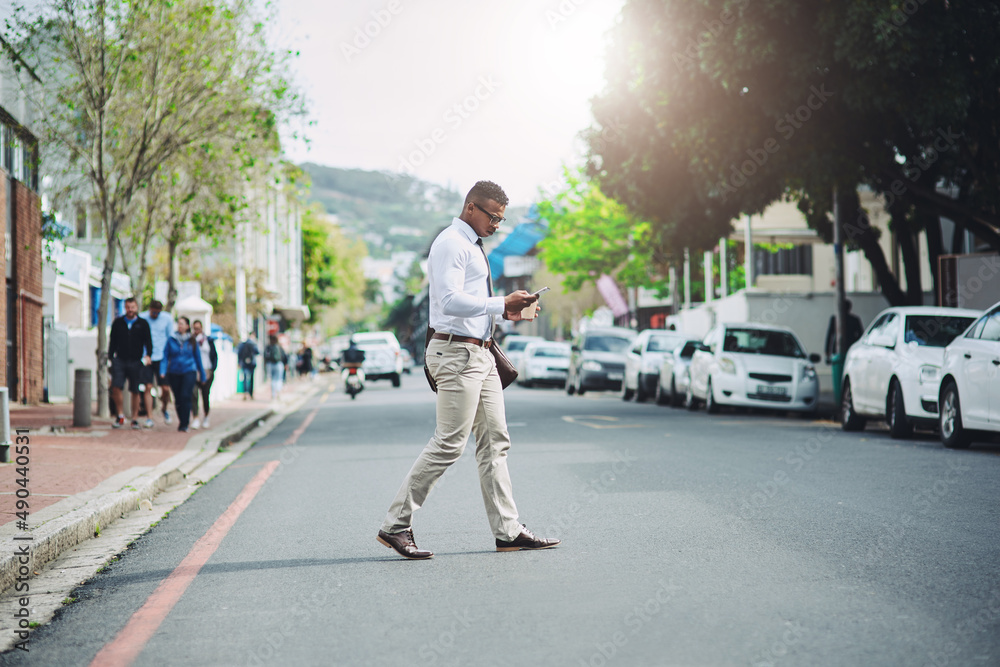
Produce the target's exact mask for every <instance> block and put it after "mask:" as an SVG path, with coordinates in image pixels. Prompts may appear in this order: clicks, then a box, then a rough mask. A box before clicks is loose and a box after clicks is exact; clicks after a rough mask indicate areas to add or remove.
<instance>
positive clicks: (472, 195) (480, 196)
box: [465, 181, 509, 206]
mask: <svg viewBox="0 0 1000 667" xmlns="http://www.w3.org/2000/svg"><path fill="white" fill-rule="evenodd" d="M487 199H492V200H493V201H495V202H496V203H498V204H500V205H501V206H506V205H507V204H508V203H509V200H508V199H507V193H506V192H504V191H503V188H501V187H500V186H499V185H497V184H496V183H494V182H493V181H479V182H477V183H476V184H475V185H473V186H472V189H471V190H469V194H467V195H465V203H466V204H468V203H469V202H481V201H486V200H487Z"/></svg>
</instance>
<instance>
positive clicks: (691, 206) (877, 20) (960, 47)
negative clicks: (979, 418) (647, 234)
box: [588, 0, 1000, 303]
mask: <svg viewBox="0 0 1000 667" xmlns="http://www.w3.org/2000/svg"><path fill="white" fill-rule="evenodd" d="M998 18H1000V7H998V6H997V5H996V4H995V3H975V2H949V3H916V2H913V3H908V4H904V5H895V4H890V3H884V2H878V1H877V0H860V1H857V2H851V3H812V2H807V1H805V0H755V2H753V3H750V2H748V1H747V0H697V1H694V2H681V1H680V0H629V2H628V3H627V4H626V6H625V9H624V11H623V19H622V21H621V23H620V25H619V26H618V27H617V29H616V34H615V37H614V42H613V44H612V46H611V50H610V52H609V63H608V73H607V78H608V87H607V89H606V91H605V92H604V93H603V94H601V95H600V96H598V97H597V98H596V99H595V101H594V104H593V110H594V115H595V119H596V121H597V123H596V125H595V126H594V127H593V128H592V129H591V130H590V131H589V133H588V140H589V143H590V147H591V160H590V164H589V173H590V174H591V175H593V176H594V177H596V178H597V179H598V180H599V182H600V185H601V187H602V189H603V190H604V191H605V192H606V193H607V194H608V195H609V196H613V197H615V198H617V199H619V200H620V201H622V202H623V203H625V204H626V205H627V206H628V207H629V208H630V210H632V211H633V212H634V213H635V214H636V215H639V216H642V217H645V218H647V219H649V220H651V221H652V222H653V223H654V224H655V225H656V227H657V228H658V229H660V230H662V232H663V238H664V240H665V241H666V242H667V244H668V245H670V246H691V247H692V248H706V247H709V246H710V245H712V244H714V240H715V239H718V238H719V237H720V236H725V235H727V233H728V231H729V224H730V220H732V219H733V218H734V217H736V216H737V215H740V214H756V213H760V212H761V211H762V210H763V209H764V208H765V207H766V206H767V205H768V204H770V203H771V202H773V201H776V200H779V199H782V198H787V199H794V200H798V201H799V202H800V208H801V209H802V210H803V212H804V213H805V214H806V217H807V220H808V221H809V223H810V224H811V225H812V226H813V227H814V228H816V229H817V231H818V232H820V233H821V234H822V235H823V236H824V237H826V238H828V239H829V237H830V233H831V231H832V226H831V222H830V217H829V215H830V211H831V210H832V203H833V202H832V192H833V190H834V188H835V187H836V189H837V190H838V191H839V192H842V193H855V194H853V195H852V194H845V198H846V199H845V202H842V204H845V205H848V206H849V210H851V211H856V212H857V213H856V214H855V215H852V220H853V221H852V223H851V224H850V225H849V226H848V229H847V230H846V231H847V237H848V239H849V240H850V241H851V243H852V244H853V245H854V246H855V247H859V248H861V249H862V250H863V251H864V252H865V254H866V257H867V258H868V259H869V261H870V262H871V263H872V266H873V269H874V271H875V273H876V276H877V278H878V281H879V284H880V285H881V287H882V289H883V292H885V294H886V296H887V298H888V299H889V300H890V302H893V303H904V302H912V301H915V300H917V299H919V298H921V296H922V295H921V294H920V292H921V291H922V290H921V288H920V284H919V267H918V259H919V258H918V256H917V252H916V248H917V245H916V235H917V234H920V233H925V234H926V235H927V238H928V245H929V247H930V248H931V251H932V255H935V256H936V253H940V251H941V248H942V239H941V230H940V218H941V217H942V216H947V217H949V218H950V219H952V220H954V221H955V222H956V223H957V224H958V225H960V226H962V227H964V228H966V229H969V230H970V231H972V232H974V233H975V234H976V235H977V236H978V237H979V238H980V239H982V240H983V241H985V242H986V243H988V244H989V245H990V246H991V247H992V248H994V249H996V250H998V251H1000V233H998V228H1000V215H998V207H1000V187H998V186H1000V183H998V180H1000V145H998V139H997V137H998V136H1000V127H998V123H1000V113H998V112H1000V43H998V42H997V40H996V38H995V28H996V26H997V24H998ZM858 186H862V187H868V188H870V189H872V190H874V191H875V192H878V193H880V194H882V195H883V196H884V198H885V200H886V202H887V208H888V210H889V213H890V216H891V228H892V229H893V231H894V232H895V234H896V236H897V238H899V239H900V244H901V248H902V252H903V257H904V263H905V266H906V270H907V277H908V280H907V288H908V289H907V292H905V293H904V292H903V291H902V290H901V289H900V287H899V283H898V280H897V278H896V277H895V276H893V275H892V273H891V271H890V270H889V268H888V263H887V262H886V260H885V257H884V256H883V255H882V251H881V248H880V247H879V245H878V243H877V232H876V231H875V229H874V228H873V227H872V226H871V225H870V224H869V223H868V219H867V217H866V216H867V214H866V212H865V211H864V210H863V209H861V207H860V206H859V205H858V202H857V196H856V190H857V187H858Z"/></svg>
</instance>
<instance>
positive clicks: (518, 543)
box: [497, 524, 562, 551]
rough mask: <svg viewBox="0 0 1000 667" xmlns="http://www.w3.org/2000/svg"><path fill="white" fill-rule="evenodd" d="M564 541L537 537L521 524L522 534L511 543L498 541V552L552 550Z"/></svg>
mask: <svg viewBox="0 0 1000 667" xmlns="http://www.w3.org/2000/svg"><path fill="white" fill-rule="evenodd" d="M561 541H562V540H557V539H556V538H554V537H548V538H543V537H535V535H534V533H532V532H531V531H530V530H528V527H527V526H525V525H524V524H521V534H520V535H518V536H517V537H515V538H514V540H513V541H511V542H505V541H504V540H497V551H520V550H521V549H551V548H552V547H554V546H555V545H557V544H559V542H561Z"/></svg>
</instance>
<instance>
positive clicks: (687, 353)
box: [681, 340, 698, 359]
mask: <svg viewBox="0 0 1000 667" xmlns="http://www.w3.org/2000/svg"><path fill="white" fill-rule="evenodd" d="M697 349H698V343H697V341H690V340H689V341H688V342H686V343H684V349H682V350H681V359H690V358H691V357H693V356H694V351H695V350H697Z"/></svg>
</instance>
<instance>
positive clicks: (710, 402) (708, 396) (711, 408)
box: [705, 378, 719, 415]
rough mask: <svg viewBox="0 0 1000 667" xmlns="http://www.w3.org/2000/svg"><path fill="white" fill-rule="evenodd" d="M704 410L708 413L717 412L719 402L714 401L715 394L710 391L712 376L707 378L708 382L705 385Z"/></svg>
mask: <svg viewBox="0 0 1000 667" xmlns="http://www.w3.org/2000/svg"><path fill="white" fill-rule="evenodd" d="M705 412H707V413H708V414H710V415H714V414H718V412H719V404H718V403H716V402H715V394H713V393H712V378H708V384H707V385H705Z"/></svg>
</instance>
